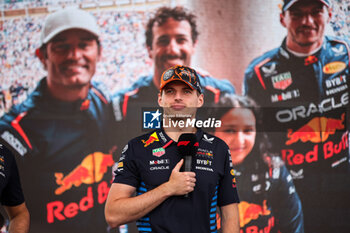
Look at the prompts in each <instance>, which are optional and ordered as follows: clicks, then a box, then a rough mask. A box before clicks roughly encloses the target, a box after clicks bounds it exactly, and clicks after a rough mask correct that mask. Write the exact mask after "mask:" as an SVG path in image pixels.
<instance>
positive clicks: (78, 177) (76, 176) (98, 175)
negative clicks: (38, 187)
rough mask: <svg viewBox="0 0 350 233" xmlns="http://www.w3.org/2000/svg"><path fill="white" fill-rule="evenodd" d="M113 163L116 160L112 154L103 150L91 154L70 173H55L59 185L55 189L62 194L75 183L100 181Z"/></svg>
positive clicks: (76, 184) (58, 193)
mask: <svg viewBox="0 0 350 233" xmlns="http://www.w3.org/2000/svg"><path fill="white" fill-rule="evenodd" d="M113 165H114V161H113V157H112V155H111V154H103V153H101V152H95V153H92V154H89V155H88V156H86V157H85V158H84V159H83V161H82V162H81V163H80V164H79V165H78V166H77V167H76V168H74V169H73V170H72V171H71V172H70V173H69V174H68V175H66V176H64V175H63V173H59V172H58V173H55V177H56V183H57V184H58V185H59V187H58V188H57V189H56V190H55V194H56V195H60V194H62V193H64V192H65V191H67V190H69V189H71V188H72V186H73V185H74V186H75V187H79V186H80V185H81V184H93V183H98V182H100V181H101V180H102V178H103V176H104V174H105V173H106V172H107V171H108V167H112V166H113Z"/></svg>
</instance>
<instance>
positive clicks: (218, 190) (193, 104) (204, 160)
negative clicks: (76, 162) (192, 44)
mask: <svg viewBox="0 0 350 233" xmlns="http://www.w3.org/2000/svg"><path fill="white" fill-rule="evenodd" d="M199 80H200V79H199V77H198V75H197V73H196V71H195V70H193V69H191V68H189V67H185V66H175V67H171V68H169V69H168V70H166V71H165V72H164V73H163V75H162V76H161V81H160V91H159V93H158V104H159V106H160V107H162V108H163V117H164V121H165V122H169V121H172V122H180V121H186V120H189V119H195V117H196V111H197V109H198V108H200V107H201V106H202V105H203V104H204V96H203V92H202V88H201V86H200V81H199ZM183 133H190V134H191V135H192V136H193V137H194V138H195V140H193V141H192V142H193V143H192V146H193V147H195V146H198V148H197V149H196V151H197V152H195V153H194V154H193V157H192V163H189V164H191V165H192V166H191V170H190V171H189V170H185V171H181V167H182V165H183V164H184V159H183V157H182V156H181V154H180V153H179V150H178V145H179V144H180V143H178V142H183V144H185V145H187V144H188V143H190V141H185V140H180V139H181V136H182V134H183ZM186 143H187V144H186ZM186 157H187V156H186ZM135 193H136V196H133V195H134V194H135ZM184 195H188V196H187V197H186V196H184ZM238 202H239V198H238V194H237V190H236V184H235V180H234V172H233V168H232V161H231V157H230V154H229V149H228V146H227V145H226V144H225V143H224V141H222V140H221V139H219V138H217V137H215V136H213V135H210V134H207V133H206V132H204V131H202V130H201V129H200V128H196V127H193V126H188V127H181V126H180V125H178V124H176V125H175V124H172V125H170V126H165V124H163V127H161V128H160V129H156V130H155V131H152V132H150V133H147V134H144V135H142V136H139V137H136V138H134V139H132V140H131V141H129V143H128V144H127V145H126V146H125V147H124V149H123V152H122V155H121V157H120V160H119V163H118V169H117V170H116V176H115V179H114V183H113V184H112V186H111V190H110V192H109V194H108V198H107V202H106V209H105V216H106V220H107V222H108V223H109V225H110V226H111V227H112V228H114V227H117V226H119V225H121V224H125V223H127V222H131V221H136V220H137V226H138V230H139V232H174V233H175V232H176V233H178V232H191V233H209V232H216V231H217V221H216V211H217V209H218V207H219V208H220V210H221V214H222V221H221V226H222V232H223V233H238V232H239V215H238Z"/></svg>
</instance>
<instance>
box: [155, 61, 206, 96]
mask: <svg viewBox="0 0 350 233" xmlns="http://www.w3.org/2000/svg"><path fill="white" fill-rule="evenodd" d="M172 81H182V82H184V83H186V84H187V85H188V86H189V87H190V88H191V89H192V90H197V91H198V92H199V94H202V93H203V92H202V87H201V85H200V82H199V78H198V75H197V72H196V71H195V70H194V69H192V68H189V67H187V66H180V65H178V66H174V67H171V68H169V69H167V70H166V71H164V73H163V74H162V77H161V79H160V88H159V89H160V91H162V90H163V88H164V87H165V86H166V85H167V84H168V83H170V82H172Z"/></svg>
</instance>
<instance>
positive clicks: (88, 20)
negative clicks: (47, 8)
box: [39, 8, 100, 47]
mask: <svg viewBox="0 0 350 233" xmlns="http://www.w3.org/2000/svg"><path fill="white" fill-rule="evenodd" d="M68 29H83V30H86V31H88V32H90V33H92V34H93V35H95V36H96V37H97V38H98V37H99V33H100V30H99V26H98V25H97V22H96V19H95V17H94V16H93V15H91V14H90V13H88V12H86V11H84V10H81V9H78V8H65V9H63V10H58V11H56V12H55V13H52V14H50V15H49V16H47V18H46V20H45V23H44V26H43V29H42V31H41V37H40V46H39V47H42V46H43V45H44V44H46V43H47V42H49V41H50V40H51V39H52V38H53V37H55V36H56V35H57V34H59V33H61V32H63V31H65V30H68Z"/></svg>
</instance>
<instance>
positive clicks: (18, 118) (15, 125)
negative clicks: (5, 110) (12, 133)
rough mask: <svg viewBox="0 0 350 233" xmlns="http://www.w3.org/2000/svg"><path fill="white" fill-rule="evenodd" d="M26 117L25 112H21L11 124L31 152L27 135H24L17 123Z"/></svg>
mask: <svg viewBox="0 0 350 233" xmlns="http://www.w3.org/2000/svg"><path fill="white" fill-rule="evenodd" d="M25 115H27V112H22V113H21V114H19V115H18V116H17V117H16V119H14V120H13V121H12V122H11V125H12V127H13V128H14V129H15V130H16V131H17V132H18V133H19V134H20V135H21V137H22V138H23V139H24V141H25V142H26V143H27V145H28V146H29V148H30V149H31V150H32V149H33V147H32V144H31V143H30V141H29V139H28V137H27V135H26V134H25V133H24V131H23V129H22V127H21V126H20V125H19V122H20V121H21V120H22V118H23V117H24V116H25Z"/></svg>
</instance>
